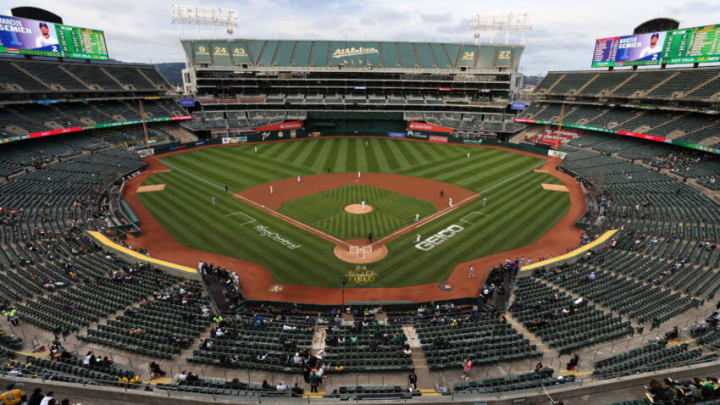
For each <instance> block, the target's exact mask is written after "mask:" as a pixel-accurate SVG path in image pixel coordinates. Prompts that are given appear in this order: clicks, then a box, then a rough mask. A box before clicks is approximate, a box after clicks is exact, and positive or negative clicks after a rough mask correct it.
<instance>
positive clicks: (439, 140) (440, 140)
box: [428, 135, 448, 143]
mask: <svg viewBox="0 0 720 405" xmlns="http://www.w3.org/2000/svg"><path fill="white" fill-rule="evenodd" d="M428 140H429V141H430V142H433V143H447V142H448V138H447V136H437V135H430V137H429V138H428Z"/></svg>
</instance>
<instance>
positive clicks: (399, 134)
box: [388, 132, 405, 138]
mask: <svg viewBox="0 0 720 405" xmlns="http://www.w3.org/2000/svg"><path fill="white" fill-rule="evenodd" d="M388 136H389V137H390V138H405V132H388Z"/></svg>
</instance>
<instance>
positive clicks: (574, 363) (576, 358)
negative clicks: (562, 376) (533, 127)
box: [567, 353, 580, 370]
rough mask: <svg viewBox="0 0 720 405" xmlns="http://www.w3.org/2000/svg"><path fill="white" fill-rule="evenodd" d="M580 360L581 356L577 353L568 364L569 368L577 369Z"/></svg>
mask: <svg viewBox="0 0 720 405" xmlns="http://www.w3.org/2000/svg"><path fill="white" fill-rule="evenodd" d="M579 362H580V356H578V354H577V353H575V355H574V356H573V357H572V358H571V359H570V361H569V362H568V364H567V369H568V370H575V367H577V365H578V363H579Z"/></svg>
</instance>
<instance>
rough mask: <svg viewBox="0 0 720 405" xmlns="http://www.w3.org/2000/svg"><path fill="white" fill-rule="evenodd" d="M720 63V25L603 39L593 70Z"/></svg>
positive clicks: (597, 42) (594, 60) (595, 53)
mask: <svg viewBox="0 0 720 405" xmlns="http://www.w3.org/2000/svg"><path fill="white" fill-rule="evenodd" d="M718 61H720V25H708V26H704V27H695V28H685V29H681V30H672V31H661V32H654V33H648V34H638V35H625V36H619V37H610V38H601V39H598V40H597V41H595V52H594V53H593V61H592V67H609V66H634V65H659V64H679V63H702V62H718Z"/></svg>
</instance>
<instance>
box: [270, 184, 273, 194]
mask: <svg viewBox="0 0 720 405" xmlns="http://www.w3.org/2000/svg"><path fill="white" fill-rule="evenodd" d="M272 191H273V189H272V184H271V185H270V194H272Z"/></svg>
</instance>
